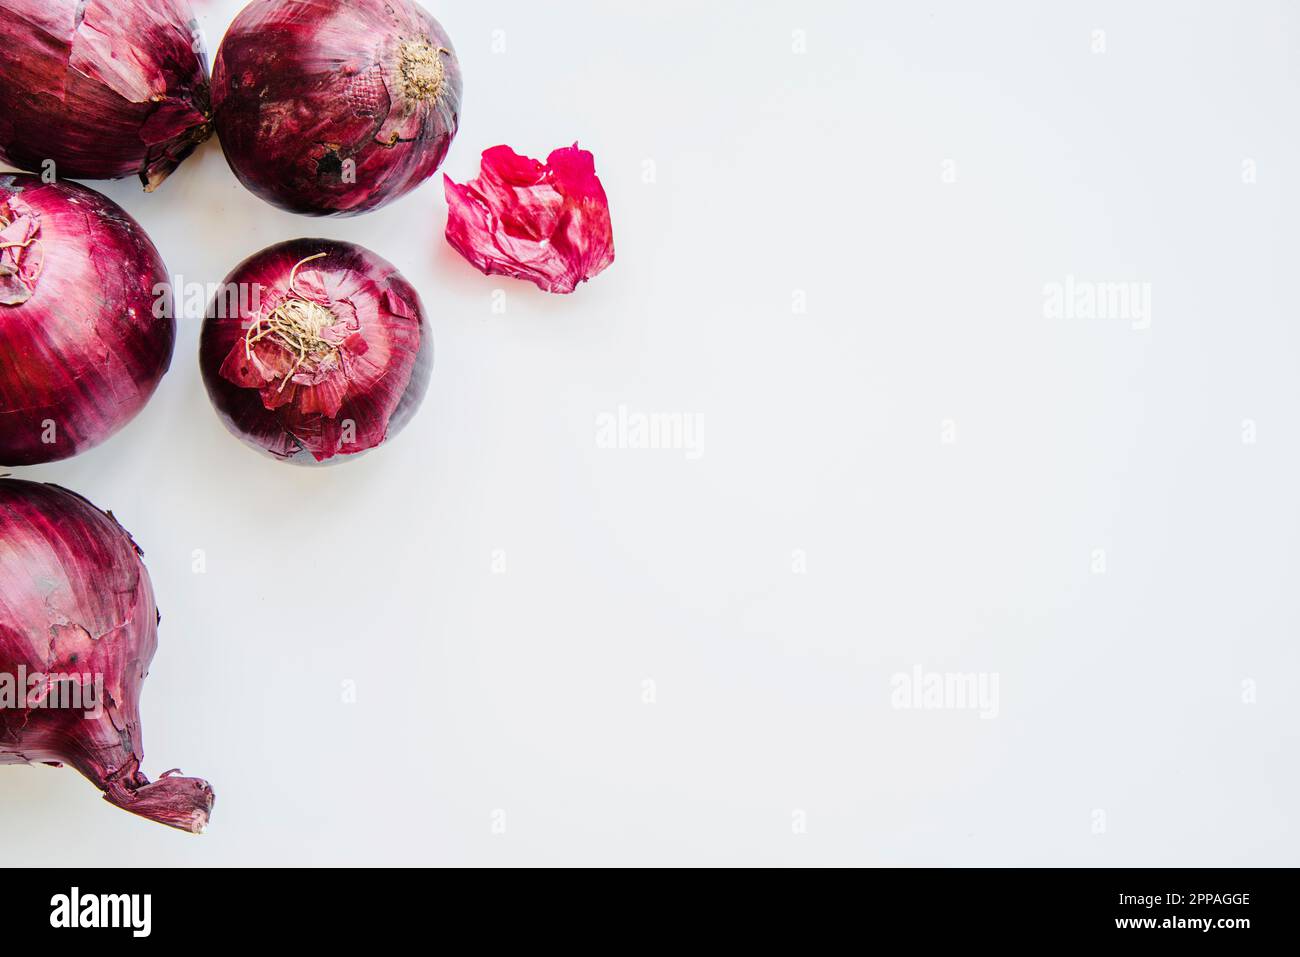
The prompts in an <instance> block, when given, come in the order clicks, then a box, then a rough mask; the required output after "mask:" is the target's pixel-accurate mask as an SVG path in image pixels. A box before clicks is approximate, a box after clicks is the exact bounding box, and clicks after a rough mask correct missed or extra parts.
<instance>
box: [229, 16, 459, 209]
mask: <svg viewBox="0 0 1300 957" xmlns="http://www.w3.org/2000/svg"><path fill="white" fill-rule="evenodd" d="M212 91H213V103H214V108H215V116H216V127H217V134H218V136H219V137H220V139H221V146H222V149H224V150H225V154H226V159H227V160H228V161H229V163H230V168H231V169H232V170H234V172H235V175H236V176H238V177H239V179H240V180H241V181H242V182H243V183H244V185H245V186H247V187H248V188H249V189H250V190H252V191H253V192H254V193H256V194H257V195H258V196H261V197H262V198H263V199H265V200H266V201H267V202H269V203H273V204H275V205H276V206H279V207H281V208H282V209H287V210H290V211H292V212H296V213H307V214H310V215H314V216H351V215H356V214H358V213H364V212H367V211H369V210H372V209H376V208H378V207H380V206H382V205H384V204H385V203H388V202H391V201H392V200H394V199H397V198H398V197H399V196H404V195H405V194H406V193H408V192H410V191H411V190H413V189H415V187H417V186H419V185H420V184H421V183H423V182H424V181H425V180H426V179H428V178H429V177H430V176H432V175H433V173H434V171H436V170H437V169H438V167H439V166H441V165H442V161H443V160H444V159H445V158H446V156H447V150H448V149H449V148H450V147H451V141H452V138H453V137H454V136H455V135H456V127H457V124H458V122H459V119H460V98H461V76H460V64H459V62H458V61H457V59H456V54H455V53H454V52H453V51H452V46H451V40H449V39H448V38H447V34H446V32H445V31H444V30H443V29H442V27H441V25H439V23H438V21H437V20H435V19H433V17H431V16H429V14H428V13H426V12H425V11H424V9H423V8H422V7H420V6H419V5H418V4H416V3H413V2H412V0H257V2H254V3H250V4H249V5H248V6H247V7H245V8H244V10H243V12H242V13H240V14H239V16H238V17H236V18H235V22H234V23H233V24H231V26H230V30H229V31H228V32H227V33H226V37H225V39H224V40H222V42H221V48H220V49H219V50H218V51H217V57H216V61H215V63H214V65H213V71H212Z"/></svg>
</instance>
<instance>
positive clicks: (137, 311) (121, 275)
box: [0, 173, 176, 465]
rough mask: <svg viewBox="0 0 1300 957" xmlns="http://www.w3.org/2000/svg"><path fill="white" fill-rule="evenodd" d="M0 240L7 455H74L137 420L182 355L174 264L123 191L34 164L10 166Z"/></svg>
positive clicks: (2, 430) (13, 460)
mask: <svg viewBox="0 0 1300 957" xmlns="http://www.w3.org/2000/svg"><path fill="white" fill-rule="evenodd" d="M33 227H35V228H36V230H37V231H35V232H33V231H32V230H33ZM6 237H9V242H8V243H6ZM23 242H27V243H29V245H27V246H26V247H25V248H24V247H23V246H22V245H21V243H23ZM0 246H6V247H7V248H0V465H38V464H41V463H45V462H53V461H57V460H59V459H65V458H68V457H69V456H72V455H76V454H77V453H79V452H83V451H85V450H86V449H88V448H91V447H92V446H95V445H98V444H99V443H100V442H102V441H104V440H105V439H107V438H108V437H110V436H111V435H113V434H114V433H116V432H117V431H118V430H119V429H121V428H122V427H123V426H124V425H126V423H127V422H129V421H130V420H131V419H133V418H134V417H135V416H136V414H137V413H138V412H139V411H140V410H141V409H142V408H144V405H145V403H146V402H148V401H149V398H150V397H151V396H152V395H153V393H154V391H155V390H156V389H157V387H158V383H159V381H160V380H161V379H162V377H163V375H164V374H165V373H166V372H167V369H168V367H169V366H170V365H171V358H172V351H173V349H174V347H175V344H176V320H175V318H174V317H173V311H174V310H173V308H172V298H171V291H170V289H171V287H170V282H169V280H168V276H167V268H166V266H165V265H164V264H163V261H162V257H161V256H160V255H159V254H158V250H157V248H156V247H155V246H154V244H153V243H152V242H151V241H150V239H149V237H148V236H147V235H146V234H145V232H144V230H143V229H142V228H141V227H140V224H139V223H137V222H136V221H135V220H134V219H132V218H131V217H130V216H129V215H128V214H127V213H126V212H125V211H124V210H123V209H122V208H121V207H120V206H118V205H117V204H116V203H114V202H113V201H112V200H110V199H108V198H107V197H105V196H102V195H100V194H99V193H97V192H95V191H94V190H91V189H88V188H87V187H85V186H80V185H78V184H76V183H69V182H56V183H45V182H42V181H41V179H40V178H38V177H36V176H30V175H28V174H25V173H20V174H3V173H0Z"/></svg>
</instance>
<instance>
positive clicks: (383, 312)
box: [199, 239, 433, 465]
mask: <svg viewBox="0 0 1300 957" xmlns="http://www.w3.org/2000/svg"><path fill="white" fill-rule="evenodd" d="M321 254H324V255H323V256H322V255H321ZM316 257H319V258H316ZM306 260H310V261H306ZM295 268H296V273H295ZM291 279H292V280H293V281H294V283H295V286H294V288H295V290H296V294H293V293H291V292H290V281H291ZM224 285H225V288H226V289H228V290H243V292H242V293H241V294H238V295H223V294H221V293H219V294H218V295H217V297H215V298H214V299H213V302H212V304H211V305H210V306H209V308H208V314H207V318H206V319H205V320H204V323H203V331H202V334H201V336H200V343H199V365H200V368H201V370H202V373H203V381H204V384H205V385H206V386H207V389H208V396H209V398H211V400H212V404H213V406H214V408H215V409H216V411H217V414H218V416H219V417H220V418H221V421H222V422H223V423H224V424H225V426H226V428H227V429H229V430H230V432H231V433H232V434H233V435H235V436H236V437H237V438H239V439H240V440H242V441H243V442H244V443H245V444H247V445H249V446H251V447H252V448H254V449H256V450H258V451H259V452H263V453H265V454H267V455H269V456H271V457H272V458H275V459H278V460H280V461H286V462H292V463H294V464H298V465H325V464H335V463H337V462H340V461H344V460H346V459H348V458H350V457H353V456H356V455H359V454H362V453H364V452H366V451H368V450H370V449H373V448H375V447H377V446H379V445H381V444H383V443H384V442H386V441H387V440H388V439H390V438H392V437H393V436H395V435H396V434H397V433H398V432H399V431H401V430H402V429H403V428H404V427H405V426H406V424H407V423H408V422H409V421H410V420H411V418H412V417H413V416H414V415H415V413H416V411H417V410H418V409H419V407H420V404H421V402H422V401H423V399H424V396H425V393H426V392H427V391H428V388H429V377H430V373H431V371H432V367H433V340H432V336H431V334H430V331H429V324H428V322H427V320H426V319H425V315H424V307H423V305H422V304H421V302H420V297H419V295H418V294H417V293H416V291H415V289H414V287H412V286H411V284H410V283H409V282H407V281H406V279H405V278H403V276H402V274H401V273H399V272H398V271H397V269H396V267H394V266H393V265H392V264H391V263H389V262H388V261H387V260H385V259H382V258H381V257H379V256H377V255H375V254H374V253H373V252H370V251H369V250H368V249H364V248H362V247H361V246H356V245H353V244H351V243H343V242H336V241H333V240H326V239H298V240H293V241H290V242H286V243H280V244H279V245H276V246H272V247H270V248H268V249H264V250H262V251H261V252H260V253H257V254H255V255H253V256H251V257H249V258H248V259H247V260H245V261H244V262H243V263H241V264H240V265H239V266H238V267H236V268H235V270H234V271H233V272H232V273H231V274H230V275H229V276H227V277H226V281H225V284H224ZM254 290H255V291H256V295H254V293H253V291H254ZM322 293H324V295H321V294H322ZM304 295H306V296H308V297H314V299H315V301H317V302H318V303H319V304H323V303H326V302H329V303H331V305H330V306H329V307H328V311H329V312H330V314H331V315H332V316H333V317H334V318H333V319H331V320H330V321H331V322H334V323H336V324H335V325H333V326H331V330H332V331H331V332H328V333H326V334H327V335H329V336H331V337H332V338H334V339H335V340H336V341H338V342H339V344H338V346H337V348H336V349H333V350H325V351H324V352H323V353H320V354H313V356H312V358H311V359H310V361H309V362H308V363H307V364H306V365H302V364H299V363H298V361H297V360H298V355H297V354H296V353H294V352H293V351H292V350H290V349H288V348H286V347H284V346H283V345H282V344H279V343H280V342H281V340H279V339H277V338H275V337H266V338H263V339H261V340H259V341H258V342H257V343H256V344H255V345H254V346H253V347H252V355H251V357H250V351H249V335H250V328H253V327H254V326H255V324H257V323H259V321H262V320H266V319H267V317H268V316H269V315H271V314H273V313H274V310H275V308H276V306H277V305H279V304H280V303H282V302H284V301H286V300H290V299H296V300H299V301H302V297H303V296H304ZM264 328H266V327H265V325H259V326H257V329H264ZM256 331H257V330H256V329H254V332H256ZM286 380H287V381H286Z"/></svg>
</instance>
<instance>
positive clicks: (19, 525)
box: [0, 479, 213, 833]
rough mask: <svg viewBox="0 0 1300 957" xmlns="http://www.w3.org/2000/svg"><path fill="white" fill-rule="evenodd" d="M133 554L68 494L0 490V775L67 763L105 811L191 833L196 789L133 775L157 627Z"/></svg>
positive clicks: (202, 822) (196, 782)
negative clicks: (9, 769) (4, 769)
mask: <svg viewBox="0 0 1300 957" xmlns="http://www.w3.org/2000/svg"><path fill="white" fill-rule="evenodd" d="M141 554H142V553H141V552H140V549H139V548H138V547H137V546H136V544H135V542H134V541H132V539H131V536H130V535H128V534H127V533H126V531H125V530H124V529H123V528H122V527H121V526H120V525H118V524H117V521H116V520H115V519H114V518H113V516H112V515H111V514H106V513H104V512H101V511H99V510H98V509H97V508H95V507H94V506H93V505H91V504H90V503H89V502H87V501H86V500H85V499H83V498H81V497H80V496H79V495H74V494H73V493H72V492H69V491H66V490H65V489H61V488H59V487H58V486H55V485H39V484H37V483H34V482H20V481H17V480H15V479H0V765H5V764H35V763H44V764H54V765H56V766H58V765H60V764H69V765H71V766H72V767H74V768H76V769H77V770H78V771H80V772H81V773H82V774H83V775H85V776H86V777H87V778H88V779H90V781H91V783H92V784H94V785H95V786H96V787H97V788H99V789H100V790H101V791H103V792H104V797H105V799H107V800H108V801H109V802H110V803H112V804H115V805H117V806H118V807H120V808H123V809H125V810H127V811H130V812H131V813H133V814H139V815H140V816H142V817H147V818H149V819H150V820H153V821H158V822H160V823H162V824H168V825H170V826H172V827H176V828H180V829H182V830H186V831H193V832H195V833H197V832H199V831H202V830H203V828H204V827H205V826H206V825H207V823H208V815H209V813H210V812H211V810H212V801H213V795H212V788H211V787H209V785H208V783H207V782H206V781H203V780H201V779H199V778H187V777H181V776H179V775H178V773H176V772H173V771H168V772H167V773H165V774H164V775H163V776H162V777H161V778H159V779H158V780H157V781H155V782H153V783H152V784H151V783H150V782H149V779H148V778H147V777H145V776H144V774H142V773H141V771H140V763H141V761H142V760H143V759H144V749H143V745H142V743H141V732H140V688H141V685H142V683H143V682H144V679H145V675H146V674H147V673H148V670H149V662H150V661H151V660H153V655H154V651H155V650H156V649H157V647H158V623H159V621H161V618H160V616H159V614H158V609H157V606H156V605H155V604H154V594H153V586H152V585H151V584H150V582H149V573H148V572H147V571H145V567H144V564H143V563H142V562H141V561H140V556H141Z"/></svg>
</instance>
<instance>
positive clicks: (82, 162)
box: [0, 0, 212, 191]
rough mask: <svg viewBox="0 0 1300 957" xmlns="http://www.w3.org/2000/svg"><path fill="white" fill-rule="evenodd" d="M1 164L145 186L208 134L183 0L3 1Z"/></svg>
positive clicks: (200, 68)
mask: <svg viewBox="0 0 1300 957" xmlns="http://www.w3.org/2000/svg"><path fill="white" fill-rule="evenodd" d="M0 103H3V108H2V109H0V160H3V161H4V162H6V163H8V164H9V165H11V166H16V167H18V168H19V169H25V170H29V171H31V172H39V173H45V172H47V171H48V170H47V168H46V166H45V164H46V163H47V162H48V161H52V162H53V163H54V168H53V172H54V173H55V175H57V176H59V177H69V178H72V179H121V178H123V177H125V176H139V177H140V181H141V182H142V183H143V184H144V186H145V189H146V190H149V191H152V190H153V189H155V188H156V187H157V186H158V185H159V184H160V183H162V181H163V180H165V179H166V178H167V176H168V175H170V174H171V173H172V172H173V171H174V170H175V169H176V167H177V166H179V165H180V164H181V162H183V161H184V160H185V158H186V157H188V156H189V155H190V154H191V153H193V152H194V150H195V148H196V147H198V145H199V144H201V143H202V142H203V141H204V140H206V139H208V137H209V136H211V135H212V125H211V112H212V110H211V83H210V80H209V77H208V65H207V55H206V53H205V52H204V50H203V44H202V39H201V35H200V33H199V30H198V25H197V22H196V21H195V19H194V14H193V12H192V10H191V9H190V5H189V3H188V0H0Z"/></svg>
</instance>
